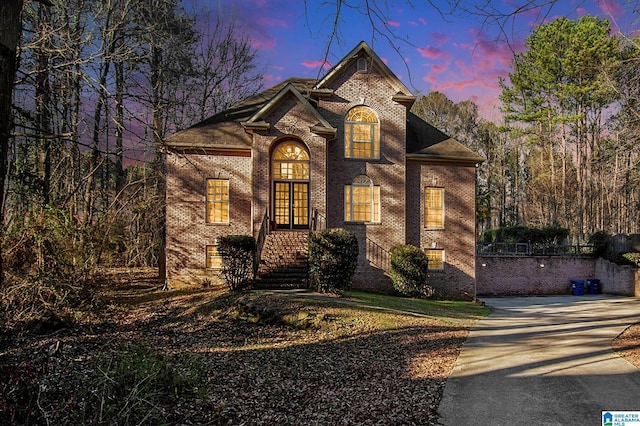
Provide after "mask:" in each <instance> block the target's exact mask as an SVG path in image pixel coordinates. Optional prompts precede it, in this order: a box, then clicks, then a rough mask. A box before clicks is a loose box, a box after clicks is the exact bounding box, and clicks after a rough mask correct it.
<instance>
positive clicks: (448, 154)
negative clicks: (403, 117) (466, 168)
mask: <svg viewBox="0 0 640 426" xmlns="http://www.w3.org/2000/svg"><path fill="white" fill-rule="evenodd" d="M407 158H408V159H414V160H429V161H436V162H461V163H465V164H477V163H482V162H484V161H485V159H484V158H483V157H481V156H480V155H478V154H477V153H476V152H475V151H473V150H472V149H469V148H467V147H466V146H464V145H463V144H461V143H460V142H458V141H457V140H455V139H453V138H451V137H449V136H448V135H446V134H445V133H443V132H441V131H440V130H438V129H436V128H435V127H433V126H432V125H431V124H429V123H427V122H426V121H424V120H423V119H422V118H420V117H418V116H417V115H415V114H414V113H412V112H407Z"/></svg>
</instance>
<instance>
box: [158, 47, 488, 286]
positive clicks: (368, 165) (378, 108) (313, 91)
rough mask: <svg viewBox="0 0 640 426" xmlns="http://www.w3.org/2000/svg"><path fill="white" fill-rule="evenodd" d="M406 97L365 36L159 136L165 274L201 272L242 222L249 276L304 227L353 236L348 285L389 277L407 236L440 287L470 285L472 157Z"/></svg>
mask: <svg viewBox="0 0 640 426" xmlns="http://www.w3.org/2000/svg"><path fill="white" fill-rule="evenodd" d="M415 99H416V97H415V96H414V95H412V94H411V92H410V91H409V90H408V89H407V87H406V86H405V85H404V84H403V83H402V82H401V81H400V80H399V79H398V78H397V77H396V76H395V75H394V74H393V73H392V72H391V71H390V70H389V68H388V67H387V66H386V65H385V64H384V63H383V62H382V61H381V60H380V58H379V57H378V56H377V55H376V54H375V53H374V52H373V51H372V50H371V48H370V47H369V46H368V45H367V44H366V43H364V42H361V43H360V44H358V45H357V46H356V47H355V48H354V49H353V50H352V51H351V52H350V53H349V54H348V55H347V56H346V57H345V58H344V59H343V60H342V61H340V62H339V63H338V64H337V65H336V66H334V67H333V68H332V69H331V70H330V71H329V72H328V73H327V74H326V75H325V76H324V77H323V78H321V79H320V80H315V79H299V78H292V79H289V80H286V81H284V82H282V83H280V84H278V85H276V86H274V87H271V88H270V89H268V90H266V91H264V92H262V93H260V94H259V95H257V96H254V97H252V98H249V99H246V100H244V101H242V102H240V103H238V104H236V105H235V106H233V107H232V108H230V109H228V110H227V111H224V112H222V113H219V114H217V115H215V116H213V117H211V118H209V119H207V120H205V121H203V122H201V123H198V124H196V125H194V126H193V127H190V128H188V129H185V130H183V131H180V132H177V133H176V134H174V135H172V136H171V137H169V138H168V139H167V141H166V145H167V154H166V170H167V172H166V173H167V175H166V194H167V195H166V215H167V216H166V223H167V226H166V232H167V234H166V248H165V251H166V267H167V278H168V280H169V284H172V283H175V282H179V281H181V282H189V283H198V282H202V281H203V280H205V279H211V277H212V276H214V275H215V273H216V269H217V268H219V266H220V258H219V256H218V253H217V247H216V244H217V238H218V237H220V236H223V235H234V234H236V235H237V234H244V235H253V236H255V237H256V238H257V239H258V240H259V244H260V246H261V247H262V249H261V255H260V262H259V264H260V269H259V276H260V277H261V278H264V280H265V281H264V282H265V283H266V282H268V281H267V277H268V276H269V275H270V274H271V276H275V277H276V279H277V280H280V281H284V277H283V276H278V275H277V270H278V268H282V267H283V264H286V263H289V264H290V265H289V266H290V268H289V271H291V270H292V268H293V267H294V266H295V265H293V264H295V263H296V262H297V263H298V264H301V265H302V267H301V269H304V261H305V254H306V236H307V235H308V233H309V231H310V230H313V229H321V228H345V229H348V230H352V231H354V232H355V233H356V235H357V236H358V241H359V246H360V256H359V264H358V270H357V272H356V276H355V278H354V287H355V288H361V289H368V290H372V291H378V292H389V291H391V290H392V285H391V282H390V280H389V278H388V273H387V272H388V264H389V259H388V251H389V249H391V247H393V246H396V245H402V244H412V245H415V246H417V247H420V248H423V249H424V250H425V251H426V253H427V255H428V256H429V259H430V270H431V271H430V284H431V285H433V286H434V287H435V288H436V289H437V291H438V292H439V293H440V294H443V295H447V296H453V297H461V298H471V297H474V296H475V229H476V228H475V187H476V166H477V165H478V164H479V163H480V162H481V161H483V159H482V158H481V157H480V156H479V155H478V154H477V153H475V152H473V151H471V150H469V149H468V148H466V147H464V146H463V145H461V144H460V143H458V142H457V141H455V140H453V139H451V138H449V137H448V136H446V135H445V134H443V133H442V132H440V131H438V130H437V129H435V128H434V127H433V126H431V125H429V124H428V123H426V122H425V121H423V120H422V119H420V118H419V117H417V116H416V115H414V114H412V113H411V112H410V109H411V106H412V104H413V102H414V101H415Z"/></svg>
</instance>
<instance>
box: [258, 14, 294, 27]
mask: <svg viewBox="0 0 640 426" xmlns="http://www.w3.org/2000/svg"><path fill="white" fill-rule="evenodd" d="M258 23H259V24H260V25H261V26H264V27H268V28H273V27H278V28H288V27H289V23H288V22H287V21H285V20H284V19H279V18H274V17H271V16H264V15H263V16H261V17H260V18H258Z"/></svg>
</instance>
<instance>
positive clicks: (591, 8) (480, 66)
mask: <svg viewBox="0 0 640 426" xmlns="http://www.w3.org/2000/svg"><path fill="white" fill-rule="evenodd" d="M201 1H204V2H205V3H206V4H207V5H208V6H209V7H211V8H215V9H217V11H218V13H221V14H222V15H223V16H228V17H233V18H228V19H235V20H236V21H237V22H238V23H239V25H238V27H239V28H240V29H242V30H243V31H244V32H245V34H248V36H249V37H250V41H251V44H252V45H253V46H254V47H255V48H256V49H257V51H258V52H259V62H260V64H261V66H262V67H263V68H262V70H263V72H264V79H265V81H264V84H265V86H271V85H273V84H276V83H278V82H280V81H282V80H285V79H287V78H289V77H293V76H296V77H314V78H315V77H318V76H319V75H323V74H324V73H325V72H326V71H327V70H328V67H330V66H331V65H333V64H335V63H336V62H337V61H339V60H340V59H341V58H342V57H343V56H344V55H346V54H347V53H348V52H349V51H350V50H351V49H352V48H354V47H355V46H356V44H357V43H358V42H360V41H362V40H364V41H366V42H367V43H368V44H369V45H370V46H371V47H372V48H373V49H374V51H375V52H376V53H377V54H378V55H379V56H380V57H381V58H382V60H383V61H384V62H385V63H386V64H387V65H388V66H389V67H390V68H391V70H392V71H393V72H394V73H395V74H396V75H397V76H398V77H399V78H400V79H401V80H402V81H403V82H404V83H405V84H406V85H407V86H408V87H409V88H411V89H412V90H413V91H414V94H426V93H429V92H430V91H434V90H438V91H441V92H443V93H445V94H446V95H447V96H448V97H449V98H450V99H452V100H454V101H456V102H457V101H461V100H465V99H472V100H473V101H474V102H476V103H477V104H478V106H479V107H480V114H481V116H483V117H485V118H489V119H493V118H495V117H496V116H497V107H498V94H499V92H500V91H499V88H498V77H500V76H502V77H505V78H506V77H507V76H508V73H509V71H510V69H511V68H510V66H511V59H512V57H513V51H512V49H516V50H519V49H522V47H523V42H524V39H525V38H526V37H527V36H528V35H529V34H530V31H531V29H532V28H533V27H535V26H536V25H539V24H540V23H543V22H548V21H550V20H553V19H555V18H557V17H559V16H566V17H568V18H570V19H577V18H579V17H580V16H582V15H585V14H590V15H596V16H599V17H604V18H607V19H609V20H610V21H611V22H612V28H613V32H618V31H619V32H621V33H623V34H626V35H632V36H634V35H640V31H639V29H640V22H638V20H639V18H640V11H639V10H637V9H638V7H640V6H639V3H640V2H638V1H637V0H635V1H632V2H631V3H629V2H628V1H627V0H589V1H580V0H559V1H557V2H556V3H557V5H555V6H553V8H551V9H549V8H546V9H534V10H530V11H527V12H525V13H522V14H520V15H518V17H517V18H516V19H515V20H508V21H506V23H507V26H506V27H504V30H505V33H506V35H507V37H508V39H509V41H510V43H506V42H505V41H504V38H505V37H504V36H501V37H500V31H499V26H498V25H495V24H494V23H491V22H485V23H484V26H483V20H484V18H483V17H481V16H478V15H474V14H471V13H467V12H465V11H463V10H461V9H458V10H456V11H455V12H454V13H453V14H449V13H448V12H449V7H448V6H446V4H447V3H448V2H441V1H438V0H434V1H432V3H434V4H444V5H445V6H443V7H442V9H441V10H440V12H442V13H439V12H438V10H436V9H435V8H434V7H433V6H430V5H429V2H428V1H427V0H411V1H409V0H387V1H382V0H376V1H373V0H369V1H370V2H372V3H375V2H377V3H378V4H380V5H382V7H384V9H382V13H383V14H384V15H385V16H384V18H385V19H384V22H383V21H382V20H379V19H376V21H375V22H376V23H375V25H376V27H377V28H379V29H381V31H383V32H384V34H386V35H390V34H393V37H395V39H392V40H391V41H389V40H387V39H386V38H385V36H384V35H381V34H376V35H374V34H373V31H372V25H371V23H370V21H369V17H368V16H367V15H366V14H365V13H363V11H362V10H358V9H356V8H353V7H348V6H346V5H345V6H343V8H342V10H341V14H340V20H339V33H338V34H337V35H336V37H335V38H334V39H333V43H332V45H331V49H330V52H329V55H328V61H329V64H325V67H324V68H323V61H322V60H323V58H324V55H325V50H326V49H327V44H328V40H329V36H330V35H331V31H332V27H333V21H334V17H335V4H333V5H332V4H331V3H335V1H329V2H327V1H323V0H307V1H306V2H305V1H303V0H293V1H292V0H201ZM305 3H306V6H305ZM327 3H329V4H327ZM346 3H347V4H351V5H357V4H359V3H364V1H357V0H347V1H346ZM474 3H477V4H485V3H486V0H478V1H475V2H474V1H471V0H469V1H466V2H465V4H466V7H468V8H472V7H473V4H474ZM522 3H524V1H523V0H500V1H491V2H490V6H489V7H491V8H496V9H498V10H500V11H501V12H506V13H508V12H511V11H513V10H514V8H515V7H517V6H519V5H521V4H522ZM541 3H542V2H541ZM634 9H635V10H634ZM486 10H487V8H486V7H485V11H486ZM498 37H499V38H502V40H497V38H498ZM392 43H393V45H395V47H396V49H397V50H398V51H395V50H394V48H393V47H392V45H391V44H392Z"/></svg>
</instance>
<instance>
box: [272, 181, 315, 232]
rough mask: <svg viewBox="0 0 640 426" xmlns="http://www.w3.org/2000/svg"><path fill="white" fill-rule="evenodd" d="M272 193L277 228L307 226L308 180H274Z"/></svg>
mask: <svg viewBox="0 0 640 426" xmlns="http://www.w3.org/2000/svg"><path fill="white" fill-rule="evenodd" d="M273 194H274V218H275V221H276V224H277V226H278V229H294V228H298V229H299V228H308V227H309V183H308V182H274V188H273Z"/></svg>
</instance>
